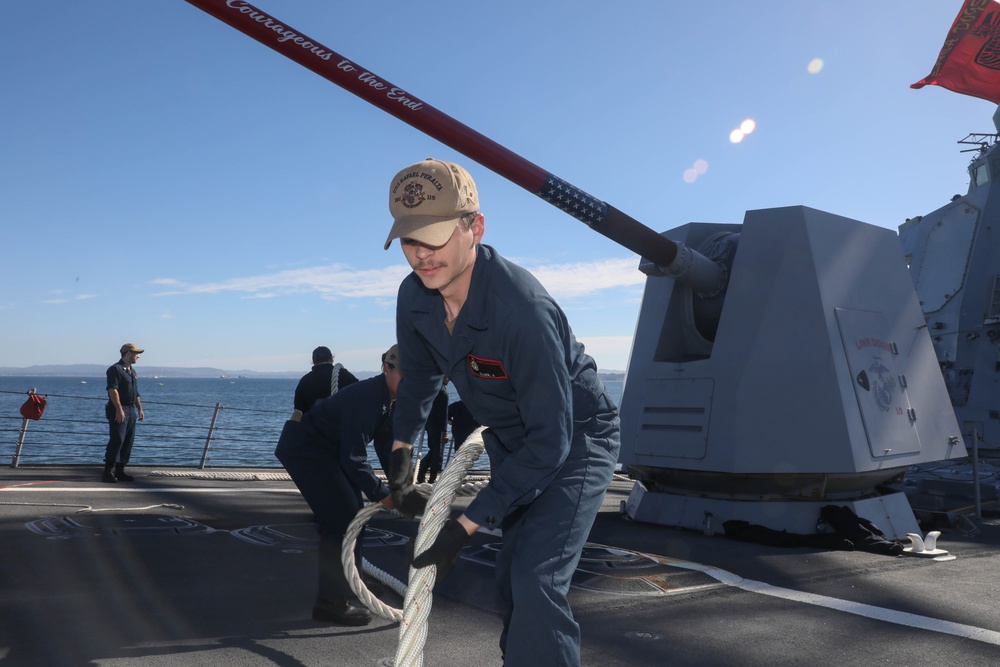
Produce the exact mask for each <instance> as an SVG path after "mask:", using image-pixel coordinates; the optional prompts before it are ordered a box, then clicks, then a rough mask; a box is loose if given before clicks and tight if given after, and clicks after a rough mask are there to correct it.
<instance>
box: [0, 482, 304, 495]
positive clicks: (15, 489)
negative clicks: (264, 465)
mask: <svg viewBox="0 0 1000 667" xmlns="http://www.w3.org/2000/svg"><path fill="white" fill-rule="evenodd" d="M2 493H87V494H90V493H299V490H298V489H297V488H294V487H293V488H289V489H278V488H273V489H262V488H260V487H245V488H234V487H231V486H220V487H218V488H210V489H203V488H199V489H194V488H192V489H186V488H184V487H178V486H170V487H159V488H158V487H144V486H143V487H136V486H127V487H126V486H125V484H121V485H119V484H116V485H114V486H111V485H110V484H109V485H107V486H78V487H57V488H52V487H27V486H4V487H0V494H2Z"/></svg>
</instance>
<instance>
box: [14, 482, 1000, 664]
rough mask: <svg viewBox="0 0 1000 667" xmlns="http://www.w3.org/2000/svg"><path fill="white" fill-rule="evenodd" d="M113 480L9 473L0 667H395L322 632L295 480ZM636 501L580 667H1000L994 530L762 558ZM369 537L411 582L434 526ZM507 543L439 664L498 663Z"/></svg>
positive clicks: (475, 590)
mask: <svg viewBox="0 0 1000 667" xmlns="http://www.w3.org/2000/svg"><path fill="white" fill-rule="evenodd" d="M99 472H100V471H99V469H98V468H90V467H76V468H64V467H39V468H18V469H11V468H7V469H3V470H0V540H2V544H3V550H2V552H0V554H2V555H0V663H2V664H9V665H17V666H20V665H46V666H60V665H139V664H141V665H288V666H293V665H295V666H299V665H308V666H311V665H345V666H351V667H361V666H368V665H373V666H374V665H385V664H389V663H388V662H387V659H388V658H391V657H392V656H393V655H394V654H395V650H396V642H397V638H398V625H397V624H395V623H391V622H388V621H385V620H382V619H376V621H375V622H374V623H373V624H372V625H371V626H369V627H365V628H336V627H330V626H325V625H322V624H318V623H315V622H313V621H312V620H311V619H310V609H311V605H312V600H313V596H314V594H315V578H316V550H315V538H314V533H313V525H312V522H311V516H310V513H309V511H308V508H307V507H306V505H305V503H304V502H303V501H302V498H301V496H299V494H298V492H297V491H296V490H295V488H294V486H293V485H292V484H291V483H290V482H288V481H287V480H286V479H285V478H283V477H282V476H281V475H280V471H271V472H272V473H274V474H273V475H271V476H269V475H268V474H263V475H261V474H259V473H260V471H256V472H257V473H258V474H257V476H256V477H254V476H253V475H251V474H250V473H251V472H253V471H248V474H247V475H243V474H237V475H231V476H230V477H229V478H220V477H217V476H211V475H209V476H207V477H206V476H195V475H180V476H176V475H158V474H152V473H153V472H154V471H153V470H143V469H137V472H138V473H139V478H138V480H137V481H136V482H135V483H133V484H117V485H109V484H100V483H98V482H97V481H96V480H97V479H98V477H99ZM630 486H631V485H630V483H628V482H625V481H618V482H615V484H614V485H613V486H612V488H611V490H610V491H609V493H608V497H607V499H606V502H605V509H604V511H603V512H602V513H601V515H600V517H599V518H598V521H597V523H596V525H595V527H594V530H593V531H592V534H591V540H590V541H591V545H590V546H589V547H588V549H587V551H586V552H585V554H584V559H583V560H582V561H581V566H580V568H579V570H578V573H577V577H576V578H575V580H574V581H575V587H574V589H573V591H572V593H571V601H572V604H573V609H574V613H575V615H576V618H577V620H578V621H579V622H580V624H581V627H582V631H583V664H584V665H593V666H597V665H601V666H610V667H617V666H624V665H651V666H652V665H682V666H696V665H697V666H701V665H704V666H706V667H707V666H709V665H711V666H713V667H714V666H718V665H747V666H755V665H761V666H763V665H768V666H772V665H866V666H867V665H877V664H891V665H910V666H920V665H935V666H941V665H962V666H977V665H984V666H985V665H991V666H992V665H996V664H1000V611H998V609H997V605H996V604H995V601H996V599H997V597H998V593H1000V590H998V589H1000V584H998V583H997V582H998V579H1000V577H998V576H997V568H998V566H1000V558H998V554H1000V550H998V545H1000V530H998V529H997V527H996V526H994V525H991V524H990V523H989V522H983V523H981V524H980V526H979V528H980V531H979V532H978V533H977V534H975V535H973V536H967V535H965V534H963V533H961V532H959V531H957V530H950V531H946V532H945V534H944V535H943V536H942V539H941V546H942V547H943V548H945V549H948V550H949V551H950V552H951V553H952V554H953V555H955V556H957V558H956V560H953V561H950V562H934V561H931V560H925V559H917V558H913V557H897V558H893V557H886V556H879V555H875V554H871V553H865V552H845V551H824V550H819V549H807V548H778V547H767V546H761V545H756V544H749V543H743V542H736V541H732V540H728V539H726V538H724V537H720V536H706V535H703V534H700V533H696V532H692V531H683V530H675V529H670V528H664V527H660V526H651V525H643V524H636V523H631V522H628V521H625V520H624V519H623V518H622V517H621V516H620V514H619V512H618V508H619V505H620V502H621V501H622V500H624V499H625V497H626V496H627V494H628V491H629V489H630ZM465 502H467V500H466V501H465ZM462 504H463V500H462V499H459V501H458V502H457V504H456V509H459V508H460V507H461V506H462ZM370 526H371V528H372V530H370V531H368V532H369V535H368V537H367V538H366V544H365V555H366V558H368V559H369V560H371V561H372V562H373V563H375V564H376V565H378V566H379V567H382V568H383V569H385V570H387V571H389V572H391V573H392V574H393V575H395V576H397V577H399V578H402V577H403V576H404V569H403V554H404V547H403V544H404V538H405V537H408V536H411V535H413V534H414V533H415V531H416V528H417V524H416V523H415V522H413V521H407V520H402V519H396V518H391V517H389V516H388V515H386V516H385V517H384V518H383V517H382V516H379V517H377V518H376V519H375V520H373V521H372V522H371V524H370ZM497 540H498V538H496V537H494V536H492V535H488V534H484V533H479V534H477V535H476V536H475V537H474V538H473V540H472V541H471V543H470V547H469V548H468V549H467V552H466V557H465V558H464V559H463V560H462V561H461V562H460V564H459V565H458V566H457V567H456V570H455V572H454V573H453V575H452V576H451V577H450V578H449V579H447V580H446V581H445V582H443V583H442V584H441V585H440V586H439V587H438V590H437V591H435V595H434V598H433V610H432V613H431V617H430V623H429V626H428V631H429V636H428V640H427V644H426V646H425V651H424V664H426V665H433V666H437V665H446V666H447V665H499V664H500V654H499V650H498V648H497V639H498V636H499V632H500V618H499V615H498V613H497V605H496V600H495V597H494V592H493V582H492V567H491V565H490V559H491V555H492V553H493V549H494V545H495V543H496V542H497ZM608 547H610V549H609V548H608ZM383 599H384V600H385V601H386V602H388V603H389V604H391V605H393V606H397V607H398V606H401V605H402V600H400V599H399V598H398V597H397V596H396V595H395V594H393V593H388V594H386V595H385V596H384V598H383Z"/></svg>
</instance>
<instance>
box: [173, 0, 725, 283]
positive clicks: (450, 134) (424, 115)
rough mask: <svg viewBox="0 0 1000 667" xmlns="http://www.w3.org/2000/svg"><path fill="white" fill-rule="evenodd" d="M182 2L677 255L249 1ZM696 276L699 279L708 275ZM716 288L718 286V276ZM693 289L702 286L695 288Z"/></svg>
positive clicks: (642, 243) (613, 212) (525, 182)
mask: <svg viewBox="0 0 1000 667" xmlns="http://www.w3.org/2000/svg"><path fill="white" fill-rule="evenodd" d="M186 2H188V3H190V4H192V5H194V6H195V7H197V8H199V9H201V10H203V11H204V12H206V13H208V14H210V15H211V16H214V17H215V18H217V19H219V20H220V21H222V22H223V23H226V24H228V25H230V26H231V27H233V28H235V29H236V30H239V31H240V32H242V33H244V34H246V35H248V36H250V37H252V38H253V39H255V40H257V41H258V42H260V43H261V44H264V45H265V46H267V47H269V48H271V49H273V50H275V51H277V52H278V53H280V54H282V55H283V56H285V57H287V58H289V59H291V60H293V61H295V62H297V63H298V64H300V65H302V66H303V67H305V68H307V69H309V70H311V71H312V72H315V73H316V74H319V75H320V76H322V77H323V78H324V79H326V80H328V81H330V82H332V83H335V84H336V85H338V86H340V87H341V88H344V89H345V90H347V91H349V92H351V93H354V94H355V95H357V96H358V97H360V98H362V99H363V100H365V101H367V102H370V103H371V104H373V105H375V106H376V107H378V108H379V109H382V110H383V111H385V112H386V113H389V114H391V115H393V116H395V117H396V118H398V119H400V120H402V121H403V122H404V123H407V124H408V125H411V126H413V127H415V128H416V129H418V130H420V131H421V132H423V133H425V134H427V135H429V136H431V137H433V138H435V139H437V140H438V141H440V142H441V143H443V144H445V145H446V146H449V147H451V148H453V149H455V150H456V151H458V152H460V153H462V154H463V155H466V156H467V157H469V158H471V159H473V160H475V161H476V162H478V163H479V164H481V165H483V166H484V167H486V168H488V169H490V170H492V171H494V172H496V173H497V174H499V175H500V176H503V177H504V178H506V179H508V180H509V181H511V182H512V183H515V184H517V185H519V186H521V187H522V188H524V189H525V190H527V191H528V192H531V193H532V194H534V195H537V196H539V197H541V198H542V199H544V200H545V201H547V202H549V203H550V204H552V205H553V206H556V207H557V208H559V209H561V210H562V211H564V212H566V213H569V214H570V215H571V216H573V217H574V218H576V219H578V220H580V221H581V222H583V223H584V224H586V225H587V226H588V227H590V228H591V229H593V230H594V231H596V232H598V233H600V234H602V235H604V236H606V237H607V238H609V239H611V240H612V241H614V242H616V243H618V244H619V245H621V246H624V247H625V248H628V249H629V250H631V251H633V252H635V253H636V254H638V255H640V256H642V257H644V258H646V259H648V260H651V261H653V262H655V263H656V265H657V266H661V267H669V266H670V265H671V264H673V262H674V260H675V258H677V256H678V246H677V244H675V243H674V242H673V241H671V240H670V239H668V238H666V237H664V236H662V235H660V234H658V233H656V232H654V231H653V230H652V229H650V228H649V227H647V226H645V225H643V224H642V223H640V222H639V221H637V220H635V219H634V218H632V217H630V216H628V215H626V214H624V213H622V212H621V211H619V210H618V209H616V208H614V207H612V206H610V205H608V204H607V203H605V202H603V201H601V200H600V199H598V198H597V197H594V196H592V195H590V194H587V193H586V192H584V191H583V190H581V189H579V188H577V187H576V186H574V185H571V184H570V183H567V182H566V181H564V180H562V179H561V178H558V177H557V176H554V175H553V174H550V173H549V172H547V171H545V170H544V169H542V168H541V167H539V166H538V165H535V164H533V163H532V162H530V161H528V160H526V159H525V158H523V157H521V156H520V155H517V154H516V153H514V152H513V151H511V150H509V149H507V148H505V147H503V146H501V145H500V144H498V143H497V142H495V141H493V140H492V139H490V138H489V137H486V136H484V135H482V134H480V133H479V132H477V131H475V130H473V129H472V128H470V127H468V126H467V125H464V124H462V123H460V122H458V121H457V120H455V119H454V118H452V117H451V116H448V115H447V114H444V113H442V112H441V111H439V110H437V109H435V108H434V107H432V106H431V105H430V104H428V103H426V102H424V101H423V100H421V99H419V98H417V97H416V96H414V95H411V94H410V93H409V92H408V91H406V90H404V89H402V88H400V87H399V86H395V85H393V84H392V83H390V82H389V81H388V80H386V79H383V78H382V77H380V76H378V75H377V74H374V73H373V72H372V71H371V70H368V69H365V68H364V67H362V66H361V65H359V64H357V63H355V62H353V61H352V60H350V59H348V58H345V57H344V56H342V55H340V54H339V53H337V52H335V51H333V50H332V49H329V48H327V47H326V46H324V45H322V44H320V43H319V42H318V41H316V40H314V39H312V38H311V37H307V36H306V35H304V34H303V33H301V32H299V31H298V30H296V29H294V28H292V27H290V26H288V24H286V23H283V22H282V21H280V20H278V19H276V18H274V17H273V16H271V15H269V14H267V13H266V12H264V11H261V10H260V9H258V8H256V7H254V6H253V5H251V4H250V3H248V2H243V1H242V0H186ZM702 259H705V258H702ZM705 261H706V262H710V260H707V259H705ZM710 263H711V262H710ZM698 264H701V263H700V262H699V263H698ZM701 273H704V271H702V272H701ZM719 273H720V274H721V273H722V271H721V269H720V271H719ZM674 277H675V278H677V279H678V280H680V281H681V282H686V281H687V280H689V279H690V278H689V276H688V274H686V273H681V274H679V275H675V276H674ZM699 280H700V281H701V282H705V280H706V279H705V278H704V277H702V278H700V279H699ZM708 282H711V280H710V279H709V280H708ZM718 287H721V277H720V283H719V286H718ZM699 290H700V291H704V290H703V289H702V288H700V287H699Z"/></svg>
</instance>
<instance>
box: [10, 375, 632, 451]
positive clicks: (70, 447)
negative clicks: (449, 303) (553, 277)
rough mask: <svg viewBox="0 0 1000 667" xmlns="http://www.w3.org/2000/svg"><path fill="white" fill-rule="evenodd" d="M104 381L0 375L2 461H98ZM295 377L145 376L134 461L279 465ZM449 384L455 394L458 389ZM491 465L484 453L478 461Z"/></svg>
mask: <svg viewBox="0 0 1000 667" xmlns="http://www.w3.org/2000/svg"><path fill="white" fill-rule="evenodd" d="M104 382H105V379H104V377H103V376H100V377H20V376H0V465H12V464H14V463H15V461H16V463H17V464H18V465H32V464H69V465H78V464H94V465H96V464H100V463H101V462H102V461H103V459H104V448H105V445H106V444H107V440H108V434H107V421H106V420H105V418H104V405H105V403H107V400H108V398H107V392H106V391H105V384H104ZM297 383H298V379H297V378H294V379H292V378H241V377H237V378H171V377H162V378H159V377H146V376H143V375H141V374H140V376H139V390H140V392H141V394H142V405H143V408H144V411H145V415H146V418H145V420H144V421H142V422H139V424H138V427H137V429H136V441H135V446H134V448H133V450H132V461H131V463H132V465H139V466H156V465H163V466H166V465H171V466H191V467H244V466H246V467H280V465H281V464H280V462H279V461H278V460H277V459H276V458H275V457H274V447H275V445H276V444H277V441H278V436H279V435H280V434H281V428H282V426H284V423H285V420H287V419H288V417H289V415H291V412H292V395H293V393H294V391H295V385H296V384H297ZM622 384H623V383H622V382H620V381H617V382H612V381H608V382H605V385H606V386H607V388H608V391H609V393H610V394H611V396H612V397H613V398H614V399H615V401H619V402H620V399H621V392H622ZM31 389H35V390H36V392H37V393H39V394H41V395H43V396H46V407H45V413H44V414H43V415H42V418H41V419H40V420H38V421H31V420H28V421H27V423H26V426H25V428H24V430H23V431H22V425H23V424H25V420H24V419H23V418H22V417H21V414H20V412H19V410H20V407H21V404H22V403H24V401H25V400H26V399H27V394H28V392H29V390H31ZM448 389H449V393H450V394H451V396H452V400H457V399H458V397H457V395H456V394H455V393H454V389H453V388H452V387H450V386H449V387H448ZM19 442H20V445H19ZM416 446H417V447H418V448H420V447H421V446H422V443H416ZM446 456H447V452H446ZM369 460H370V461H373V462H377V460H378V459H377V458H376V457H375V453H374V451H369ZM376 465H377V463H376ZM488 467H489V464H488V462H487V461H486V457H485V456H484V457H483V458H482V459H481V460H480V461H479V462H478V463H477V464H476V466H475V468H476V469H484V470H485V469H488Z"/></svg>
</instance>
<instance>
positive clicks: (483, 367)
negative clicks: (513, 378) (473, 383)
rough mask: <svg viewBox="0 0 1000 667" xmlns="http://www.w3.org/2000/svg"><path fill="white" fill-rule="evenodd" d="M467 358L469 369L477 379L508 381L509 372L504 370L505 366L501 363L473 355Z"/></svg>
mask: <svg viewBox="0 0 1000 667" xmlns="http://www.w3.org/2000/svg"><path fill="white" fill-rule="evenodd" d="M466 358H467V359H468V360H469V369H470V370H471V371H472V374H473V375H475V376H476V377H481V378H485V379H487V380H506V379H507V371H505V370H504V368H503V364H502V363H500V362H499V361H494V360H493V359H480V358H479V357H474V356H472V355H471V354H470V355H468V356H467V357H466Z"/></svg>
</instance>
